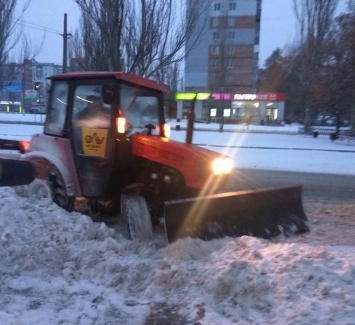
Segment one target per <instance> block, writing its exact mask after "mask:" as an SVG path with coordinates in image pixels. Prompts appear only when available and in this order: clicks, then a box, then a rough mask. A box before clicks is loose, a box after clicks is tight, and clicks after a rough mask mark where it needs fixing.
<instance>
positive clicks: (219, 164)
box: [212, 157, 234, 175]
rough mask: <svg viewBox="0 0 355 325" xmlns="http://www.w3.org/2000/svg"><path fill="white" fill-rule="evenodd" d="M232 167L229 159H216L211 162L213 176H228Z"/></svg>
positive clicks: (232, 164) (231, 161)
mask: <svg viewBox="0 0 355 325" xmlns="http://www.w3.org/2000/svg"><path fill="white" fill-rule="evenodd" d="M233 166H234V163H233V160H232V159H231V158H229V157H226V158H216V159H215V160H214V161H213V162H212V170H213V173H214V174H215V175H222V174H230V173H231V171H232V169H233Z"/></svg>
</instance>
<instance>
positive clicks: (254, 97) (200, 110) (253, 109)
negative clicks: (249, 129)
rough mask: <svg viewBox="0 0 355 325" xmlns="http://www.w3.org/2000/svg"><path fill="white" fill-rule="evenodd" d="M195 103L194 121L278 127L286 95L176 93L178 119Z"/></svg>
mask: <svg viewBox="0 0 355 325" xmlns="http://www.w3.org/2000/svg"><path fill="white" fill-rule="evenodd" d="M195 96H196V100H195V102H194V110H195V119H196V120H201V121H210V122H218V121H220V120H221V119H223V121H224V123H226V124H241V123H246V124H277V123H280V122H281V121H283V120H284V115H285V98H286V96H285V94H284V93H262V94H229V93H181V92H179V93H176V96H175V98H176V100H177V101H178V102H177V118H180V119H181V118H184V117H185V115H186V113H187V111H188V110H189V109H190V108H191V107H192V102H193V99H194V98H195Z"/></svg>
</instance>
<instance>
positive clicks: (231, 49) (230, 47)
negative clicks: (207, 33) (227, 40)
mask: <svg viewBox="0 0 355 325" xmlns="http://www.w3.org/2000/svg"><path fill="white" fill-rule="evenodd" d="M227 54H235V47H234V45H228V46H227Z"/></svg>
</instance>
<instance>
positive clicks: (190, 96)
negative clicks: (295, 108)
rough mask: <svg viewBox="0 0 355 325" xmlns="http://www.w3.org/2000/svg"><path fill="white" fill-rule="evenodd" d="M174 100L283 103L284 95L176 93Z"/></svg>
mask: <svg viewBox="0 0 355 325" xmlns="http://www.w3.org/2000/svg"><path fill="white" fill-rule="evenodd" d="M175 99H176V100H209V99H212V100H225V101H232V100H240V101H244V100H251V101H253V100H254V101H272V102H277V101H278V102H282V101H285V99H286V95H285V94H284V93H264V94H234V95H232V94H230V93H207V92H206V93H202V92H201V93H198V92H196V93H195V92H177V93H175Z"/></svg>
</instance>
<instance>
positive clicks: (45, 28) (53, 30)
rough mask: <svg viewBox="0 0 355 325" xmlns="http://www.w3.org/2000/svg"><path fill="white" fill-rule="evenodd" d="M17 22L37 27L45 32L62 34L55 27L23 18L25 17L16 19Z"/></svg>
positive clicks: (29, 26)
mask: <svg viewBox="0 0 355 325" xmlns="http://www.w3.org/2000/svg"><path fill="white" fill-rule="evenodd" d="M16 24H19V25H22V26H24V27H28V28H32V29H37V30H40V31H43V32H49V33H53V34H58V35H61V32H60V31H57V30H55V29H53V28H48V27H45V26H42V25H38V24H35V23H31V22H29V21H26V20H23V19H17V20H16Z"/></svg>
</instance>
